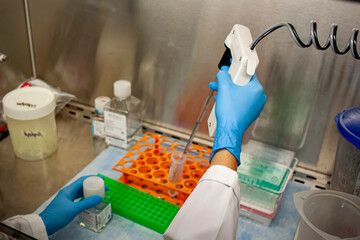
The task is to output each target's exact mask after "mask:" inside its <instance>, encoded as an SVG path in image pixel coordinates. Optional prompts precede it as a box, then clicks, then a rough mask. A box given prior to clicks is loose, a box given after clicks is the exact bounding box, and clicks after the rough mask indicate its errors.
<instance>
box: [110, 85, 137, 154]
mask: <svg viewBox="0 0 360 240" xmlns="http://www.w3.org/2000/svg"><path fill="white" fill-rule="evenodd" d="M114 95H115V97H114V98H113V99H112V100H111V101H110V102H108V103H107V104H106V105H105V107H104V118H105V135H106V137H105V141H106V143H107V144H109V145H113V146H116V147H120V148H123V149H129V148H131V147H132V146H133V145H134V144H135V143H136V141H137V140H139V139H140V137H141V135H142V129H141V123H140V113H141V101H140V100H139V99H138V98H136V97H134V96H131V83H130V82H129V81H127V80H118V81H116V82H115V83H114Z"/></svg>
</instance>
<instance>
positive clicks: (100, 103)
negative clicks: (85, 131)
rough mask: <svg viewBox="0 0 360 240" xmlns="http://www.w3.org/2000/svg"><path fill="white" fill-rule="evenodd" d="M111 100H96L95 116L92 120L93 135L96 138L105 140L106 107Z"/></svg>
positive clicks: (107, 98) (106, 98)
mask: <svg viewBox="0 0 360 240" xmlns="http://www.w3.org/2000/svg"><path fill="white" fill-rule="evenodd" d="M108 102H110V98H109V97H106V96H100V97H97V98H95V116H94V118H93V120H92V134H93V135H94V136H95V137H100V138H105V122H104V106H105V104H106V103H108Z"/></svg>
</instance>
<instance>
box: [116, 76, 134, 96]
mask: <svg viewBox="0 0 360 240" xmlns="http://www.w3.org/2000/svg"><path fill="white" fill-rule="evenodd" d="M114 95H115V97H118V98H127V97H129V96H131V82H130V81H128V80H117V81H116V82H114Z"/></svg>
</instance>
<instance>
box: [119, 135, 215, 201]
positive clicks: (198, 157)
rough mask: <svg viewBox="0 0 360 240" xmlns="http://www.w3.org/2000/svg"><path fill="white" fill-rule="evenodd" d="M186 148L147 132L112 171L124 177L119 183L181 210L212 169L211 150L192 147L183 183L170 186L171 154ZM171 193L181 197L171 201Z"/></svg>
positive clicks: (167, 138)
mask: <svg viewBox="0 0 360 240" xmlns="http://www.w3.org/2000/svg"><path fill="white" fill-rule="evenodd" d="M184 148H185V146H184V144H182V143H181V142H180V141H179V140H176V139H173V138H170V137H166V136H162V135H159V134H156V133H151V132H146V133H145V135H144V136H143V137H142V138H141V139H140V140H139V141H138V142H137V143H136V145H135V146H134V147H133V148H132V149H130V150H129V152H128V153H127V154H126V155H125V156H124V157H123V158H122V159H121V160H120V161H119V162H118V163H117V164H116V165H115V166H114V167H113V170H116V171H120V172H122V173H123V175H122V176H121V178H119V180H118V181H119V182H122V183H125V184H127V185H129V186H132V187H134V188H137V189H139V190H141V191H144V192H147V193H150V194H151V195H153V196H155V197H159V198H161V199H164V200H166V201H168V202H171V203H174V204H177V205H179V206H180V207H181V206H182V205H183V203H184V202H185V200H186V199H187V197H188V196H189V195H190V193H191V192H192V191H193V190H194V188H195V187H196V184H197V182H198V181H199V180H200V178H201V177H202V176H203V174H204V173H205V171H206V170H207V169H208V168H209V166H210V164H209V159H210V154H211V149H210V148H207V147H202V146H198V145H194V144H193V145H191V147H190V151H189V153H188V155H187V157H186V161H185V165H184V172H183V178H182V180H181V181H180V182H178V183H171V182H169V181H168V175H169V169H170V163H171V154H172V153H173V152H175V151H176V152H182V151H184ZM168 189H172V190H175V191H177V192H178V195H177V196H176V197H170V196H169V195H168V193H167V190H168Z"/></svg>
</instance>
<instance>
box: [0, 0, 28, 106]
mask: <svg viewBox="0 0 360 240" xmlns="http://www.w3.org/2000/svg"><path fill="white" fill-rule="evenodd" d="M0 52H1V53H3V54H5V55H6V56H7V61H6V62H2V63H0V98H1V99H2V97H3V96H4V95H5V94H6V93H7V92H8V91H10V90H12V89H13V88H15V87H17V86H18V85H19V84H20V83H21V82H23V81H25V80H26V79H27V78H28V77H30V76H32V69H31V61H30V50H29V44H28V38H27V29H26V19H25V8H24V4H23V0H13V1H9V0H0Z"/></svg>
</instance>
